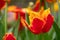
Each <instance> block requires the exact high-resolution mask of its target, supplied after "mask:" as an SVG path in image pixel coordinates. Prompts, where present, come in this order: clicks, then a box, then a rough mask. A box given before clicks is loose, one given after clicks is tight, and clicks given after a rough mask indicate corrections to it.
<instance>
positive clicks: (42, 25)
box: [21, 8, 54, 34]
mask: <svg viewBox="0 0 60 40" xmlns="http://www.w3.org/2000/svg"><path fill="white" fill-rule="evenodd" d="M42 9H43V8H42ZM42 9H41V10H40V12H34V11H32V10H30V9H28V10H27V13H28V14H29V20H30V25H29V24H28V23H27V22H26V20H24V19H23V18H21V19H22V21H21V22H22V24H23V25H24V26H26V27H27V28H28V29H29V30H30V31H31V32H32V33H34V34H40V33H45V32H48V31H49V30H50V29H51V27H52V24H53V21H54V20H53V16H52V15H51V14H50V9H47V10H44V11H43V10H42Z"/></svg>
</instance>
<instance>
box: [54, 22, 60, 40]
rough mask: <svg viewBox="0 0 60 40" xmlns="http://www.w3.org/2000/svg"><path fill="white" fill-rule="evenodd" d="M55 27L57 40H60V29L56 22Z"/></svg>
mask: <svg viewBox="0 0 60 40" xmlns="http://www.w3.org/2000/svg"><path fill="white" fill-rule="evenodd" d="M53 27H54V30H55V32H56V40H60V29H59V27H58V25H57V24H56V22H54V24H53Z"/></svg>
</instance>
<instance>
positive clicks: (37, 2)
mask: <svg viewBox="0 0 60 40" xmlns="http://www.w3.org/2000/svg"><path fill="white" fill-rule="evenodd" d="M39 9H40V0H37V1H36V3H35V5H34V6H33V11H36V12H37V11H39Z"/></svg>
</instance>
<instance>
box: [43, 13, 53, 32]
mask: <svg viewBox="0 0 60 40" xmlns="http://www.w3.org/2000/svg"><path fill="white" fill-rule="evenodd" d="M52 24H53V16H52V15H51V14H49V15H48V16H47V20H46V24H45V26H44V28H43V30H42V32H43V33H45V32H48V31H49V30H50V29H51V27H52Z"/></svg>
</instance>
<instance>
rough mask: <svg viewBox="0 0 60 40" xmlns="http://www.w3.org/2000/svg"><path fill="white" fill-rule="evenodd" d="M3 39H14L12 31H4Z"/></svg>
mask: <svg viewBox="0 0 60 40" xmlns="http://www.w3.org/2000/svg"><path fill="white" fill-rule="evenodd" d="M3 40H16V38H15V36H14V35H13V34H12V33H6V34H5V35H4V36H3Z"/></svg>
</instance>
